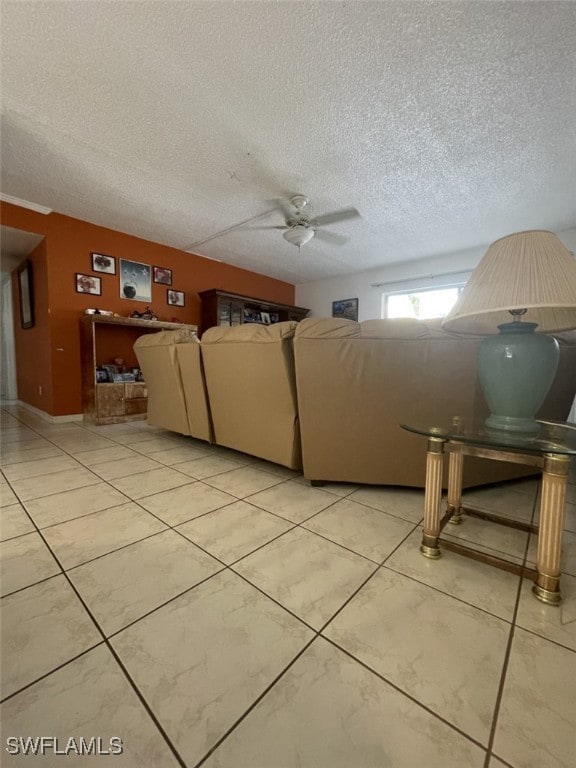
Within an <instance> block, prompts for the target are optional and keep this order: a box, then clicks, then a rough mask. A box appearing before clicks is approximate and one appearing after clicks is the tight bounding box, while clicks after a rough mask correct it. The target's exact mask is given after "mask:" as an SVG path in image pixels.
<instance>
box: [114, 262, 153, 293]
mask: <svg viewBox="0 0 576 768" xmlns="http://www.w3.org/2000/svg"><path fill="white" fill-rule="evenodd" d="M151 272H152V268H151V267H150V264H142V263H141V262H139V261H129V260H128V259H120V298H122V299H132V300H133V301H146V302H148V304H149V303H150V302H151V301H152V278H151Z"/></svg>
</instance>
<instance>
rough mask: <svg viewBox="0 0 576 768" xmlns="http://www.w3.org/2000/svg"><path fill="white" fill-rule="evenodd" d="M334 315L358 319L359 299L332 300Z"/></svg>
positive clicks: (347, 318)
mask: <svg viewBox="0 0 576 768" xmlns="http://www.w3.org/2000/svg"><path fill="white" fill-rule="evenodd" d="M332 317H343V318H345V319H346V320H356V321H358V299H340V300H339V301H333V302H332Z"/></svg>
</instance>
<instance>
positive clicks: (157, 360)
mask: <svg viewBox="0 0 576 768" xmlns="http://www.w3.org/2000/svg"><path fill="white" fill-rule="evenodd" d="M196 341H197V339H196V336H195V334H194V333H193V332H192V331H190V330H189V329H185V328H182V329H178V330H176V331H160V332H159V333H147V334H144V335H143V336H140V337H139V338H138V339H137V340H136V342H135V344H134V352H135V353H136V357H137V358H138V364H139V365H140V368H141V370H142V373H143V375H144V380H145V381H146V385H147V389H148V423H149V424H153V425H154V426H158V427H163V428H164V429H170V430H173V431H174V432H180V433H181V434H183V435H189V434H190V427H189V424H188V416H187V413H186V403H185V401H184V392H183V389H182V381H181V377H180V368H179V365H178V360H177V358H176V347H177V346H178V345H180V344H191V343H195V342H196Z"/></svg>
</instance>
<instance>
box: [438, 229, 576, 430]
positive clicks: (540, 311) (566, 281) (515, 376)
mask: <svg viewBox="0 0 576 768" xmlns="http://www.w3.org/2000/svg"><path fill="white" fill-rule="evenodd" d="M510 315H511V316H512V320H511V319H510ZM442 326H443V327H444V328H445V329H446V330H448V331H454V332H455V333H462V334H474V335H484V334H496V332H497V330H498V331H499V333H498V334H497V335H487V337H486V338H485V339H484V340H483V341H482V343H481V345H480V350H479V354H478V374H479V378H480V384H481V386H482V389H483V391H484V396H485V398H486V402H487V404H488V407H489V408H490V416H489V417H488V418H487V419H486V425H487V426H488V427H489V428H490V429H497V430H508V431H514V432H525V433H528V434H530V433H532V434H534V433H536V432H538V430H539V426H538V424H537V423H536V421H535V416H536V412H537V411H538V409H539V408H540V406H541V405H542V403H543V402H544V399H545V398H546V395H547V394H548V390H549V389H550V387H551V385H552V382H553V381H554V376H555V374H556V369H557V367H558V359H559V355H560V351H559V346H558V342H557V341H556V339H554V338H553V337H551V336H546V335H545V334H546V333H547V332H551V331H566V330H569V329H572V328H576V261H575V260H574V258H573V256H572V254H571V253H570V251H568V249H567V248H566V247H565V246H564V245H563V244H562V243H561V242H560V240H559V239H558V238H557V237H556V235H555V234H554V233H553V232H546V231H544V230H531V231H527V232H516V233H514V234H512V235H507V236H506V237H503V238H501V239H500V240H496V242H495V243H492V245H491V246H490V247H489V248H488V250H487V251H486V253H485V254H484V256H483V258H482V259H481V261H480V263H479V264H478V266H477V267H476V269H475V270H474V272H473V273H472V275H471V276H470V279H469V280H468V282H467V283H466V285H465V287H464V288H463V289H462V292H461V293H460V296H459V297H458V300H457V302H456V304H455V305H454V307H453V308H452V310H451V311H450V312H449V314H448V315H447V316H446V318H445V319H444V321H443V323H442ZM536 329H538V332H537V333H536ZM574 376H576V371H574Z"/></svg>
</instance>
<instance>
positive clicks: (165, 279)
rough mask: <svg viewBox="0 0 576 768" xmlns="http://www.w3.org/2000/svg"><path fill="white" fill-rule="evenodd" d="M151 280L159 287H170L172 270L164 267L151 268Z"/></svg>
mask: <svg viewBox="0 0 576 768" xmlns="http://www.w3.org/2000/svg"><path fill="white" fill-rule="evenodd" d="M152 271H153V279H154V282H155V283H161V285H172V270H171V269H167V268H166V267H153V268H152Z"/></svg>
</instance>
